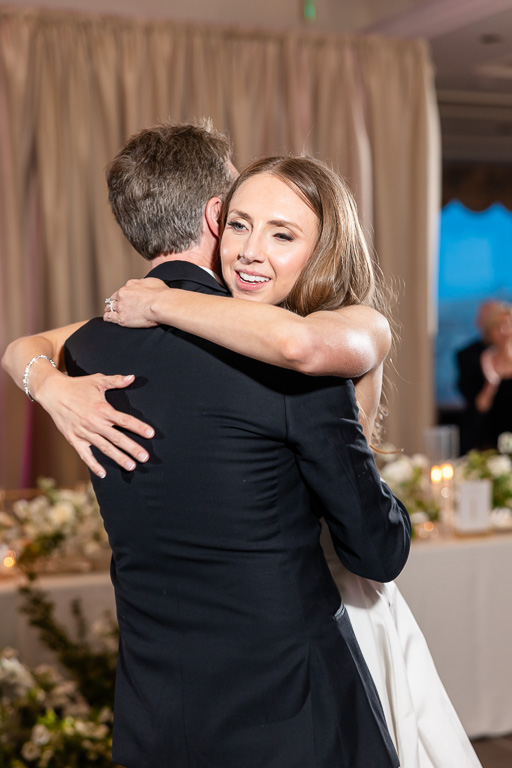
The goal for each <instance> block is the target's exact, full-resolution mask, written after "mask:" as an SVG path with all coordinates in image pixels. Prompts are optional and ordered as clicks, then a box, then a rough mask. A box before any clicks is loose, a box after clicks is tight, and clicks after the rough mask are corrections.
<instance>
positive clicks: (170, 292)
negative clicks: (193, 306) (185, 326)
mask: <svg viewBox="0 0 512 768" xmlns="http://www.w3.org/2000/svg"><path fill="white" fill-rule="evenodd" d="M186 293H187V292H186V291H183V290H179V289H176V288H168V287H167V286H166V287H165V288H161V289H160V290H159V291H156V292H155V295H154V296H153V297H152V299H151V302H150V303H149V305H148V308H147V309H148V317H147V319H148V320H149V321H150V322H153V323H157V324H158V325H173V324H174V322H175V321H176V315H177V310H179V306H180V297H181V296H180V295H181V294H186Z"/></svg>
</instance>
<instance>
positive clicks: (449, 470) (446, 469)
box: [441, 464, 453, 480]
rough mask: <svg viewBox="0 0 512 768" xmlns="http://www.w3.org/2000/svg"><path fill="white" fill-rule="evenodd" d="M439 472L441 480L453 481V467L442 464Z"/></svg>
mask: <svg viewBox="0 0 512 768" xmlns="http://www.w3.org/2000/svg"><path fill="white" fill-rule="evenodd" d="M441 472H442V473H443V478H444V479H445V480H452V479H453V466H452V465H451V464H443V466H442V467H441Z"/></svg>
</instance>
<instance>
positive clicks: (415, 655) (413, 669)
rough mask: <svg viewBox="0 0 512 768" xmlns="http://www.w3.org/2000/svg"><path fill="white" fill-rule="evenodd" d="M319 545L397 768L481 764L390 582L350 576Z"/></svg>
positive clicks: (326, 542) (327, 546)
mask: <svg viewBox="0 0 512 768" xmlns="http://www.w3.org/2000/svg"><path fill="white" fill-rule="evenodd" d="M322 545H323V548H324V551H325V554H326V557H327V561H328V563H329V567H330V569H331V572H332V574H333V577H334V579H335V581H336V583H337V585H338V588H339V590H340V593H341V596H342V599H343V602H344V603H345V606H346V608H347V611H348V614H349V616H350V620H351V622H352V626H353V628H354V632H355V635H356V637H357V640H358V642H359V645H360V647H361V650H362V652H363V655H364V658H365V660H366V663H367V664H368V667H369V669H370V672H371V675H372V677H373V679H374V682H375V685H376V687H377V690H378V693H379V696H380V700H381V702H382V707H383V709H384V714H385V716H386V721H387V724H388V728H389V731H390V734H391V738H392V739H393V741H394V744H395V747H396V750H397V752H398V756H399V758H400V766H401V768H482V766H481V763H480V761H479V760H478V758H477V756H476V754H475V752H474V750H473V747H472V746H471V743H470V741H469V739H468V737H467V735H466V733H465V731H464V729H463V727H462V724H461V722H460V720H459V718H458V716H457V713H456V712H455V709H454V708H453V706H452V704H451V702H450V699H449V698H448V695H447V693H446V691H445V689H444V686H443V684H442V682H441V680H440V678H439V675H438V674H437V670H436V668H435V665H434V661H433V659H432V656H431V655H430V651H429V649H428V646H427V643H426V641H425V638H424V636H423V634H422V632H421V630H420V628H419V626H418V624H417V623H416V621H415V619H414V616H413V615H412V613H411V611H410V609H409V607H408V605H407V603H406V602H405V600H404V598H403V597H402V595H401V593H400V591H399V589H398V588H397V586H396V584H395V583H394V582H390V583H388V584H381V583H379V582H375V581H370V580H369V579H363V578H360V577H359V576H355V575H354V574H353V573H350V572H349V571H347V570H346V568H344V566H343V565H342V564H341V563H340V561H339V560H338V558H337V556H336V554H335V552H334V549H333V546H332V543H331V541H330V536H329V534H328V532H327V530H326V528H325V526H324V531H323V533H322Z"/></svg>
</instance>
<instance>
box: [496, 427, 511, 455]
mask: <svg viewBox="0 0 512 768" xmlns="http://www.w3.org/2000/svg"><path fill="white" fill-rule="evenodd" d="M498 451H499V452H500V453H512V432H502V433H501V435H499V437H498Z"/></svg>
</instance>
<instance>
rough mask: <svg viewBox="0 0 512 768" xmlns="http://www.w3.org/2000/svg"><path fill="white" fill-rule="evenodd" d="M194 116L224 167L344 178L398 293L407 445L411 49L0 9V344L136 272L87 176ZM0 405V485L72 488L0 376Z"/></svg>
mask: <svg viewBox="0 0 512 768" xmlns="http://www.w3.org/2000/svg"><path fill="white" fill-rule="evenodd" d="M202 116H210V117H211V118H212V119H213V122H214V124H215V126H216V127H218V128H219V129H221V130H226V131H228V132H229V134H230V136H231V138H232V140H233V143H234V147H235V162H236V163H237V164H238V165H239V166H242V165H243V164H245V163H246V162H248V161H249V160H251V159H253V158H254V157H257V156H260V155H263V154H270V153H283V152H292V153H301V152H308V153H311V154H313V155H315V156H317V157H320V158H322V159H325V160H327V161H328V162H330V163H331V164H332V165H333V166H334V167H336V168H337V169H339V170H340V172H341V173H343V174H344V175H345V176H346V177H347V179H348V181H349V183H350V185H351V187H352V189H353V191H354V194H355V196H356V199H357V201H358V205H359V209H360V215H361V219H362V221H363V225H364V228H365V231H366V233H367V235H368V237H369V240H370V242H372V243H373V246H374V250H375V252H376V255H377V258H378V259H379V261H380V264H381V266H382V268H383V271H384V273H385V274H386V276H390V277H393V278H395V279H398V281H399V282H400V283H401V284H402V285H403V290H402V291H401V296H400V304H399V309H398V310H397V313H398V318H399V321H400V323H401V342H400V345H399V347H398V350H399V351H398V353H397V356H396V359H395V360H394V364H395V365H396V369H397V371H398V373H397V374H392V378H393V379H394V384H395V388H396V390H397V393H398V396H399V397H397V398H396V404H395V405H393V403H392V405H391V412H390V417H389V429H388V437H389V438H390V439H392V440H393V442H395V443H396V444H397V445H399V446H400V447H403V448H404V449H406V450H412V449H417V448H418V447H420V445H419V442H420V440H421V433H422V430H423V428H424V427H425V426H426V425H428V424H429V423H430V422H431V418H432V412H433V407H432V382H431V380H432V363H431V350H430V346H431V332H432V327H433V326H432V322H431V314H432V306H433V294H432V288H433V274H434V271H435V258H434V242H435V234H436V225H435V222H436V220H437V208H438V202H439V166H440V156H439V142H438V117H437V109H436V105H435V95H434V85H433V76H432V67H431V63H430V59H429V54H428V50H427V48H426V46H425V45H424V44H423V43H422V42H416V41H412V42H411V41H406V42H403V41H390V40H385V39H378V38H358V37H341V36H340V37H335V36H319V35H314V34H298V33H296V32H293V33H289V34H287V33H281V34H275V33H267V32H262V31H251V30H237V29H227V28H222V27H218V28H212V27H209V28H203V27H198V26H192V25H184V24H175V23H172V22H164V23H162V22H151V23H149V22H145V21H137V20H128V19H116V18H112V17H99V16H80V15H75V14H64V13H57V12H50V11H47V12H45V11H23V12H19V11H16V10H6V9H3V10H0V201H1V205H0V279H1V300H2V301H1V307H0V320H1V329H0V333H1V336H0V343H1V345H2V349H3V348H4V347H5V345H6V344H7V343H8V342H9V341H10V340H11V339H13V338H15V337H17V336H20V335H24V334H29V333H35V332H37V331H41V330H44V329H45V328H48V327H52V326H55V325H62V324H65V323H70V322H73V321H76V320H80V319H85V318H87V317H90V316H94V315H98V314H100V313H101V312H102V309H103V299H104V297H105V296H109V295H110V294H111V293H112V291H113V290H114V289H116V288H117V287H119V285H121V284H122V283H124V282H125V281H126V280H127V279H128V278H130V277H139V276H141V275H143V274H144V272H145V271H147V264H146V263H145V262H144V261H143V260H142V259H141V258H140V257H139V256H138V255H137V254H136V253H135V252H134V251H133V249H132V248H131V247H130V246H129V245H128V244H127V243H126V242H125V241H124V239H123V236H122V234H121V233H120V231H119V230H118V227H117V225H116V224H115V221H114V219H113V216H112V214H111V212H110V208H109V205H108V197H107V189H106V184H105V178H104V173H105V167H106V165H107V164H108V162H109V161H110V160H111V159H112V158H113V156H114V155H115V154H116V152H117V151H118V149H119V148H120V147H121V145H122V144H123V143H124V142H125V141H126V139H127V138H128V137H129V136H130V135H132V134H133V133H135V132H136V131H138V130H140V129H141V128H144V127H147V126H150V125H152V124H154V123H156V122H159V121H162V120H168V119H170V120H173V121H189V120H194V119H199V118H201V117H202ZM120 373H123V372H122V371H120ZM398 403H399V405H398ZM0 409H1V416H2V423H1V433H0V451H1V454H0V460H1V474H0V485H3V486H5V487H20V486H22V485H26V484H32V483H33V482H34V480H35V478H36V477H37V475H39V474H50V475H52V476H53V477H55V478H56V480H57V481H58V482H67V483H72V482H75V481H76V480H77V479H78V478H79V477H84V476H85V471H84V469H83V468H82V467H81V466H80V464H79V462H78V460H77V459H76V458H75V457H74V454H73V451H72V450H71V449H69V448H68V447H67V445H66V444H65V441H64V440H63V438H61V437H60V436H59V435H58V434H57V432H56V430H55V429H53V428H52V427H51V425H50V423H49V421H48V420H47V419H46V418H45V416H44V415H43V414H42V413H41V409H38V408H34V407H32V406H30V405H29V404H28V401H26V400H25V399H24V395H23V394H22V393H20V392H19V391H18V390H16V389H15V388H14V386H12V385H11V383H10V382H8V381H7V377H5V376H4V375H3V374H2V375H1V376H0Z"/></svg>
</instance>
